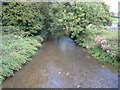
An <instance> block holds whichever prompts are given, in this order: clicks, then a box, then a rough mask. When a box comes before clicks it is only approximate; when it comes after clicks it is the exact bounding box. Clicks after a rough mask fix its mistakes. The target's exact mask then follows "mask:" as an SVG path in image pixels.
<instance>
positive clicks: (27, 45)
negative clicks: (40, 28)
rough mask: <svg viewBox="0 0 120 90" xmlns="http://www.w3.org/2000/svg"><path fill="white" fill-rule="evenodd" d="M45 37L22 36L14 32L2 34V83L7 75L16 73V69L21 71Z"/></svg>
mask: <svg viewBox="0 0 120 90" xmlns="http://www.w3.org/2000/svg"><path fill="white" fill-rule="evenodd" d="M42 41H43V38H42V37H41V36H35V37H21V36H16V35H13V34H7V35H3V36H2V43H3V44H2V50H1V51H2V52H3V53H2V57H1V59H0V61H1V65H0V83H2V82H3V81H4V80H5V78H6V77H10V76H12V75H14V71H19V70H20V69H21V66H22V65H23V64H25V63H26V61H30V60H31V57H32V56H33V55H34V54H35V53H36V50H37V49H38V48H39V47H40V46H41V43H42Z"/></svg>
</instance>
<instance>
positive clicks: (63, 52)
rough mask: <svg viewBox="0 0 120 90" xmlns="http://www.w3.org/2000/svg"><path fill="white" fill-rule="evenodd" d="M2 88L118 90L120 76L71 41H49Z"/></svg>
mask: <svg viewBox="0 0 120 90" xmlns="http://www.w3.org/2000/svg"><path fill="white" fill-rule="evenodd" d="M3 88H118V73H117V70H116V69H114V68H113V67H112V66H111V65H109V64H106V63H102V62H100V61H98V60H95V59H94V58H92V57H91V56H90V55H89V54H88V52H87V50H86V49H84V48H81V47H78V46H76V45H75V43H74V41H73V40H71V39H70V38H68V37H61V38H59V39H55V38H48V40H46V41H45V42H44V43H43V46H42V47H41V48H40V49H39V50H38V51H37V53H36V54H35V55H34V56H33V60H32V61H30V62H28V63H27V64H26V65H24V66H23V68H22V69H21V70H20V71H19V72H16V73H15V76H13V77H11V78H8V79H6V80H5V82H4V83H3Z"/></svg>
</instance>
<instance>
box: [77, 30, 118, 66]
mask: <svg viewBox="0 0 120 90" xmlns="http://www.w3.org/2000/svg"><path fill="white" fill-rule="evenodd" d="M117 36H118V33H117V32H111V31H102V30H100V29H99V30H98V29H94V28H89V29H88V30H87V31H86V32H85V33H84V34H81V35H80V36H79V37H78V38H77V39H76V40H75V41H76V43H77V44H78V45H80V46H82V47H84V48H87V49H88V50H89V52H90V54H91V55H92V56H93V57H94V58H96V59H98V60H100V61H105V62H109V63H111V64H113V65H114V66H118V62H117V60H119V55H120V54H119V53H118V37H117Z"/></svg>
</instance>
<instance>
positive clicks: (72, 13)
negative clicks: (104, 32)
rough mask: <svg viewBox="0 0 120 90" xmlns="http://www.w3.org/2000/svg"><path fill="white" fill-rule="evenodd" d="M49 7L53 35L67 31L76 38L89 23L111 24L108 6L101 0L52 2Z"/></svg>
mask: <svg viewBox="0 0 120 90" xmlns="http://www.w3.org/2000/svg"><path fill="white" fill-rule="evenodd" d="M50 7H51V9H50V10H51V14H50V15H51V19H52V23H50V31H51V32H52V33H53V34H55V35H57V34H58V35H63V34H65V32H66V31H67V32H68V33H69V36H71V38H76V37H78V36H79V34H80V33H83V32H84V30H85V29H86V27H87V26H88V25H90V24H93V25H96V26H100V25H111V15H110V12H109V9H108V6H107V5H106V4H104V3H102V2H99V3H98V2H65V3H52V4H50Z"/></svg>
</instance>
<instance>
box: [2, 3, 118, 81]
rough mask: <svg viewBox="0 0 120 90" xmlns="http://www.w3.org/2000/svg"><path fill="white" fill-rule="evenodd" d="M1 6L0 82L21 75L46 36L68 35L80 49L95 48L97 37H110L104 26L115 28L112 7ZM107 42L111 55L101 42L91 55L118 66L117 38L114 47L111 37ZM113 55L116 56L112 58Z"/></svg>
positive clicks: (96, 5) (91, 51)
mask: <svg viewBox="0 0 120 90" xmlns="http://www.w3.org/2000/svg"><path fill="white" fill-rule="evenodd" d="M2 6H3V7H2V9H3V10H2V25H3V27H2V31H3V40H2V41H3V48H2V50H1V51H3V54H2V58H1V59H0V61H2V65H1V66H0V81H1V82H3V80H4V78H5V77H9V76H11V75H13V74H14V73H13V71H15V70H17V71H19V69H20V68H21V66H22V65H23V64H24V63H25V62H26V61H29V60H31V56H32V55H34V54H35V51H36V50H37V48H38V47H40V46H41V43H42V41H43V40H44V38H45V37H46V35H47V33H51V34H52V35H54V36H61V35H65V34H66V35H68V36H69V37H70V38H72V39H74V40H75V41H76V43H77V44H78V45H80V46H83V47H87V46H88V47H89V46H91V45H92V43H94V44H96V40H95V39H96V37H97V36H98V35H104V34H106V33H108V32H102V31H100V30H99V29H100V28H101V26H105V25H111V24H112V22H111V14H110V12H109V7H108V6H107V5H106V4H105V3H102V2H99V3H98V2H92V3H91V2H80V3H78V2H71V3H70V2H61V3H57V2H56V3H50V2H46V3H45V2H44V3H43V2H40V3H38V2H37V3H35V2H34V3H33V2H32V3H30V2H27V3H24V2H15V3H13V2H3V5H2ZM89 25H94V26H95V28H88V26H89ZM109 34H110V33H109ZM110 35H111V34H110ZM115 35H116V34H115ZM113 36H114V35H113ZM105 39H106V40H108V42H107V43H109V44H107V45H111V47H110V49H107V50H109V52H110V53H107V50H106V49H105V50H104V49H103V47H101V46H100V45H102V44H101V43H100V42H98V44H99V45H95V46H94V45H92V46H91V48H90V53H91V54H92V56H93V57H95V58H96V59H100V60H101V61H107V62H110V63H113V64H114V65H116V58H118V55H117V54H116V50H117V48H116V47H117V45H114V44H115V43H116V42H117V39H116V38H115V40H116V41H114V43H111V42H110V40H111V39H109V35H108V38H107V37H105ZM88 47H87V48H88ZM113 51H115V53H114V54H115V55H114V56H112V54H111V53H113ZM96 52H97V53H96Z"/></svg>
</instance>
